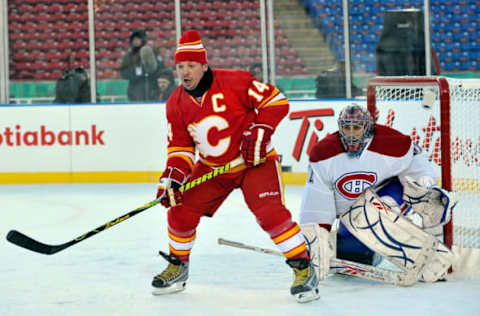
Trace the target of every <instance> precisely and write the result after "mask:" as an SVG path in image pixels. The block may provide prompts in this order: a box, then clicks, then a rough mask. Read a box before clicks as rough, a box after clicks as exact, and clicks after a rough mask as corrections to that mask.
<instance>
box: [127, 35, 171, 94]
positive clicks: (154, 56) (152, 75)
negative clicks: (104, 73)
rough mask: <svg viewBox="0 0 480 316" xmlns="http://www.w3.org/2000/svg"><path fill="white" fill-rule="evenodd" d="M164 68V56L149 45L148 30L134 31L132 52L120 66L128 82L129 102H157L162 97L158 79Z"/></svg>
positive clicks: (131, 42) (131, 36)
mask: <svg viewBox="0 0 480 316" xmlns="http://www.w3.org/2000/svg"><path fill="white" fill-rule="evenodd" d="M163 67H164V65H163V58H162V56H161V55H160V54H158V53H157V52H155V51H154V49H153V48H152V47H151V46H149V45H147V32H146V30H136V31H133V32H132V34H131V35H130V50H129V51H128V53H127V54H126V55H125V56H124V57H123V61H122V65H121V66H120V74H121V76H122V78H124V79H127V80H128V90H127V94H128V100H129V101H157V100H158V98H159V95H160V90H159V88H158V85H157V79H158V75H159V73H160V71H161V70H162V69H163Z"/></svg>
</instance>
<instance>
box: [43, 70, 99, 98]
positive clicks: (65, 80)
mask: <svg viewBox="0 0 480 316" xmlns="http://www.w3.org/2000/svg"><path fill="white" fill-rule="evenodd" d="M90 96H91V93H90V79H89V78H88V73H87V72H86V71H85V69H83V68H82V67H77V68H75V69H71V68H70V67H68V68H67V69H65V70H64V71H63V74H62V76H61V77H60V78H59V79H58V80H57V82H56V85H55V100H54V101H53V102H54V103H90V102H91V98H90ZM96 99H97V102H100V99H99V97H98V94H97V96H96Z"/></svg>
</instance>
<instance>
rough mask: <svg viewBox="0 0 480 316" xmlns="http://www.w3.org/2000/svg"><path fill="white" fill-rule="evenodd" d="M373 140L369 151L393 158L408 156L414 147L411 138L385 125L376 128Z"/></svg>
mask: <svg viewBox="0 0 480 316" xmlns="http://www.w3.org/2000/svg"><path fill="white" fill-rule="evenodd" d="M374 128H375V129H374V136H373V140H372V142H371V143H370V146H368V150H369V151H373V152H376V153H379V154H382V155H386V156H391V157H402V156H404V155H406V154H407V153H408V151H409V149H410V147H411V146H412V139H411V138H410V136H408V135H405V134H402V133H400V132H399V131H397V130H395V129H393V128H390V127H388V126H384V125H377V124H376V125H375V126H374Z"/></svg>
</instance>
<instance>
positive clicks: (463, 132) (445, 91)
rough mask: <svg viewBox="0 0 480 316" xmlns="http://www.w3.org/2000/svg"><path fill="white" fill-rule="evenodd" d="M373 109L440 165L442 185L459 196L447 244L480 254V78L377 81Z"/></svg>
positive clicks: (370, 98)
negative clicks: (477, 250) (479, 252)
mask: <svg viewBox="0 0 480 316" xmlns="http://www.w3.org/2000/svg"><path fill="white" fill-rule="evenodd" d="M367 106H368V109H369V111H370V112H371V113H372V115H373V116H374V117H375V119H376V121H377V122H378V123H379V124H384V125H389V126H391V127H393V128H396V129H398V130H400V131H401V132H403V133H404V134H408V135H410V136H411V137H412V139H413V140H414V141H415V142H416V143H417V144H418V145H419V146H420V147H422V148H423V150H424V151H426V152H427V154H428V156H429V160H431V161H432V163H433V164H434V165H435V166H436V168H437V171H438V173H439V175H440V179H438V182H439V184H440V185H441V186H442V187H443V188H445V189H448V190H454V191H455V192H456V193H455V194H456V196H457V198H458V200H459V203H458V205H457V207H456V208H455V210H454V214H453V220H452V222H453V223H452V222H450V223H449V224H447V225H446V226H445V228H444V241H445V243H446V244H447V245H448V246H449V247H453V246H456V247H460V248H474V249H480V187H479V182H480V79H454V78H446V77H440V76H432V77H420V76H398V77H375V78H372V79H370V80H369V82H368V87H367ZM445 144H447V145H445Z"/></svg>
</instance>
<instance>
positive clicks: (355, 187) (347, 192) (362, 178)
mask: <svg viewBox="0 0 480 316" xmlns="http://www.w3.org/2000/svg"><path fill="white" fill-rule="evenodd" d="M376 182H377V174H376V173H374V172H353V173H347V174H344V175H343V176H341V177H340V178H338V179H337V181H335V189H336V190H337V191H338V192H340V194H341V195H342V196H343V197H345V198H346V199H349V200H355V199H357V198H358V197H359V195H360V194H362V192H363V191H365V189H366V188H368V187H371V186H373V185H374V184H375V183H376Z"/></svg>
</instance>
